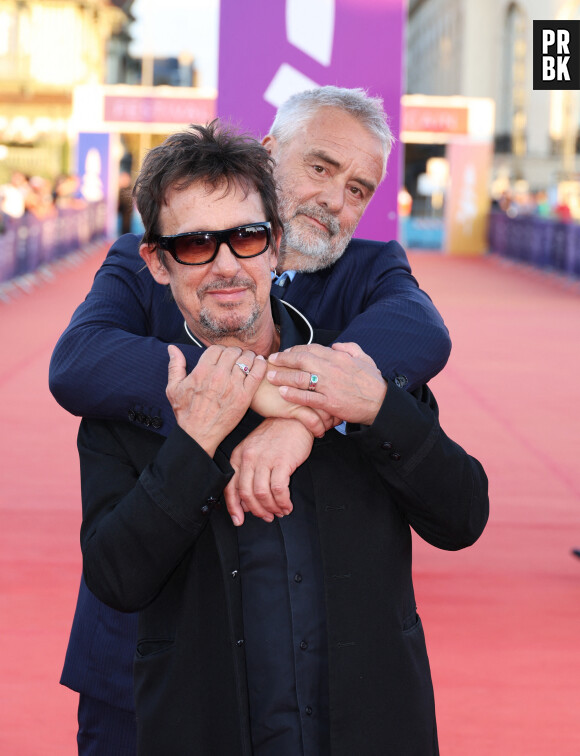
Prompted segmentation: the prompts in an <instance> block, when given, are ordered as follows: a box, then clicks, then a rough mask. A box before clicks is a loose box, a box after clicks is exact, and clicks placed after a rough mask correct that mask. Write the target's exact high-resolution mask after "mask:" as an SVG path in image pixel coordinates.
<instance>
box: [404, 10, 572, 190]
mask: <svg viewBox="0 0 580 756" xmlns="http://www.w3.org/2000/svg"><path fill="white" fill-rule="evenodd" d="M408 10H409V16H408V27H407V58H406V72H407V73H406V91H407V93H409V94H427V95H464V96H468V97H489V98H491V99H493V100H494V102H495V104H496V123H495V156H494V166H493V177H494V180H495V185H496V186H498V187H501V185H502V183H507V182H510V183H511V184H512V185H513V184H514V183H515V182H517V181H518V180H520V181H523V182H524V183H525V184H527V185H528V186H529V188H530V189H531V190H539V189H546V188H548V187H553V186H555V185H556V184H558V183H560V182H562V181H565V180H570V179H575V178H577V177H578V171H579V170H580V159H579V158H578V147H579V139H578V135H579V126H580V93H579V92H575V91H574V92H550V91H535V90H534V89H533V86H532V84H533V60H532V33H533V21H534V19H538V20H540V19H562V20H564V19H580V0H515V1H514V0H486V2H481V0H409V9H408Z"/></svg>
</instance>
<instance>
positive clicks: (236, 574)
mask: <svg viewBox="0 0 580 756" xmlns="http://www.w3.org/2000/svg"><path fill="white" fill-rule="evenodd" d="M232 577H233V578H237V577H238V571H237V570H232Z"/></svg>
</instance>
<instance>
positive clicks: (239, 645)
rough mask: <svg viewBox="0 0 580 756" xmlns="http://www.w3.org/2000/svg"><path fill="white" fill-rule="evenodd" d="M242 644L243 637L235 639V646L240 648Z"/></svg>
mask: <svg viewBox="0 0 580 756" xmlns="http://www.w3.org/2000/svg"><path fill="white" fill-rule="evenodd" d="M243 645H244V639H243V638H240V640H239V641H236V646H237V647H238V648H241V647H242V646H243Z"/></svg>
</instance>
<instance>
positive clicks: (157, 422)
mask: <svg viewBox="0 0 580 756" xmlns="http://www.w3.org/2000/svg"><path fill="white" fill-rule="evenodd" d="M162 425H163V420H162V419H161V418H160V417H157V415H155V417H152V418H151V426H152V427H153V428H155V429H157V430H158V429H159V428H161V426H162Z"/></svg>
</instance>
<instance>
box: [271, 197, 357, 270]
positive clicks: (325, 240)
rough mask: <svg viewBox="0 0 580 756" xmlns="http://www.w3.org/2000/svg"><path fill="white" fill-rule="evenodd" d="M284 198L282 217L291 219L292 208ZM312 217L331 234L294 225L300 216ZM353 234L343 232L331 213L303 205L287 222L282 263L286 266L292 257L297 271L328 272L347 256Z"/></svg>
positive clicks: (280, 253)
mask: <svg viewBox="0 0 580 756" xmlns="http://www.w3.org/2000/svg"><path fill="white" fill-rule="evenodd" d="M289 204H290V203H289V202H286V201H285V200H284V199H282V198H280V215H281V216H282V218H286V217H288V212H287V210H288V205H289ZM301 214H305V215H309V216H311V217H312V218H315V219H316V220H318V221H320V222H321V223H323V224H324V225H325V226H326V227H327V228H328V233H327V234H325V233H324V232H322V231H321V233H320V235H319V234H318V233H317V232H316V229H314V228H313V229H304V228H300V227H298V224H296V223H294V219H295V218H296V216H297V215H301ZM353 233H354V229H353V230H352V232H348V231H341V230H340V225H339V223H338V221H337V219H336V218H335V217H334V216H333V215H331V214H330V213H326V212H324V210H322V209H321V208H318V207H317V206H309V205H299V206H298V207H297V208H296V209H295V210H294V213H293V215H292V217H290V218H289V219H288V220H285V221H284V234H283V236H282V241H281V243H280V252H279V258H280V259H279V263H282V264H283V263H284V262H285V260H286V258H288V257H291V264H292V267H293V269H295V270H301V271H304V272H307V273H310V272H313V271H315V270H322V269H323V268H328V267H329V266H330V265H332V264H333V263H335V262H336V261H337V260H338V259H339V258H340V257H341V256H342V255H343V253H344V250H345V249H346V248H347V246H348V243H349V242H350V240H351V238H352V234H353Z"/></svg>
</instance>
